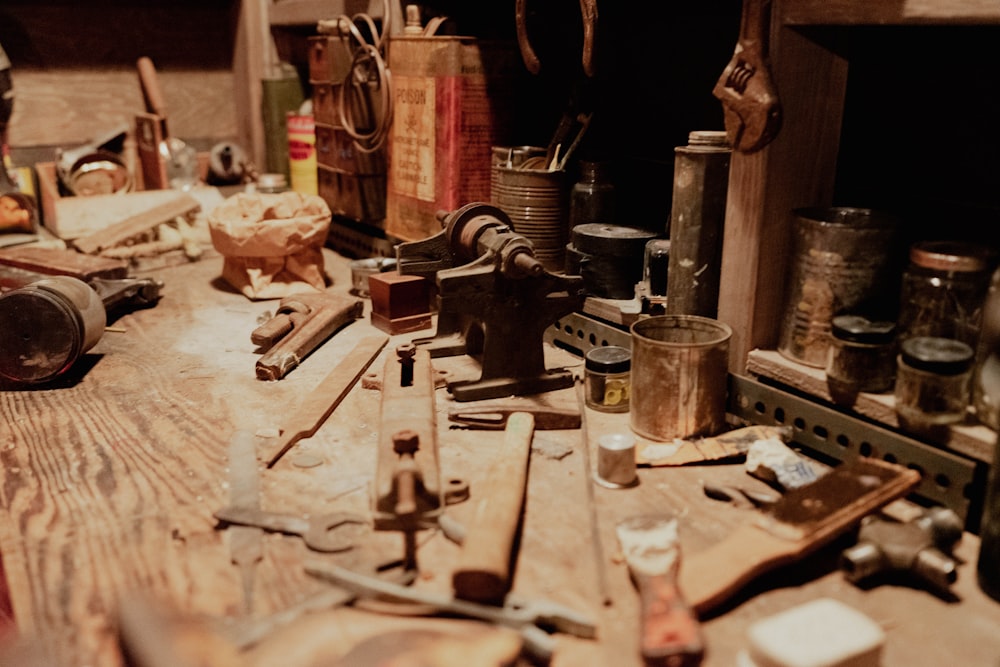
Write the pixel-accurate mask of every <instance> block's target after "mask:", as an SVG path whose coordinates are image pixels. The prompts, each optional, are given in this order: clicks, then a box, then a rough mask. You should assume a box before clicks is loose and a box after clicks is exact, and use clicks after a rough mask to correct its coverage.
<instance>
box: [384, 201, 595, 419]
mask: <svg viewBox="0 0 1000 667" xmlns="http://www.w3.org/2000/svg"><path fill="white" fill-rule="evenodd" d="M442 249H446V252H447V256H446V257H442V258H441V260H442V261H443V262H444V264H441V263H436V262H428V257H430V256H431V255H432V254H433V253H435V252H440V251H442ZM396 256H397V261H398V266H399V272H400V273H401V274H413V275H420V274H426V271H427V269H428V267H430V266H437V267H441V266H448V267H451V268H441V269H440V270H438V271H437V272H436V274H426V275H427V277H434V279H435V280H436V282H437V286H438V295H439V296H438V306H439V308H438V321H437V331H436V333H435V335H434V336H433V337H431V338H424V339H417V340H415V341H414V343H415V344H417V345H419V346H421V347H425V348H427V349H429V350H430V352H431V355H432V356H434V357H443V356H451V355H456V354H466V353H467V354H469V355H473V356H477V357H480V358H481V366H482V372H481V376H480V378H479V379H478V380H455V381H451V382H449V383H448V389H449V391H450V392H451V394H452V396H453V397H454V399H455V400H456V401H461V402H464V401H475V400H481V399H487V398H500V397H503V396H510V395H512V394H513V395H525V394H537V393H541V392H545V391H551V390H555V389H562V388H564V387H569V386H572V384H573V375H572V373H570V372H568V371H565V370H551V371H550V370H546V368H545V356H544V340H543V339H544V335H545V331H546V329H548V328H549V327H550V326H551V324H552V322H554V321H555V320H557V319H558V318H559V317H562V316H563V315H567V314H569V313H571V312H573V311H575V310H579V309H580V308H582V307H583V301H584V297H585V294H584V290H583V279H582V278H580V277H579V276H564V275H558V274H554V273H550V272H549V271H547V270H546V269H545V267H544V266H543V265H542V264H541V262H539V261H538V259H537V258H535V256H534V250H533V246H532V244H531V243H530V242H529V241H528V240H527V239H525V238H524V237H523V236H521V235H519V234H516V233H514V231H513V226H512V224H511V221H510V217H509V216H508V215H507V214H506V213H504V212H503V211H502V210H500V209H498V208H496V207H493V206H489V205H487V204H482V203H473V204H468V205H466V206H463V207H462V208H460V209H458V210H456V211H454V212H452V213H450V214H447V215H446V217H445V228H444V229H443V230H442V231H441V232H439V233H438V234H436V235H434V236H432V237H430V238H428V239H424V240H422V241H411V242H409V243H402V244H400V245H398V246H396ZM463 262H468V263H467V264H465V265H464V266H462V265H461V264H462V263H463ZM515 341H516V343H517V354H511V345H512V344H513V343H514V342H515Z"/></svg>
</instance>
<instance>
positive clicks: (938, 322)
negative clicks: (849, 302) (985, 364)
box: [897, 241, 992, 348]
mask: <svg viewBox="0 0 1000 667" xmlns="http://www.w3.org/2000/svg"><path fill="white" fill-rule="evenodd" d="M991 260H992V258H991V256H990V255H989V253H988V251H987V250H986V249H985V248H983V247H982V246H977V245H973V244H970V243H963V242H959V241H925V242H921V243H915V244H914V245H912V246H911V247H910V263H909V266H908V267H907V268H906V270H905V271H904V273H903V284H902V290H901V294H900V304H899V319H898V321H897V326H898V329H899V338H900V340H904V339H907V338H913V337H917V336H931V337H936V338H951V339H954V340H960V341H962V342H963V343H966V344H967V345H971V346H972V347H973V348H975V347H976V342H977V340H978V337H979V327H980V322H981V320H982V309H983V304H984V302H985V300H986V293H987V290H988V289H989V285H990V273H991V266H990V264H991Z"/></svg>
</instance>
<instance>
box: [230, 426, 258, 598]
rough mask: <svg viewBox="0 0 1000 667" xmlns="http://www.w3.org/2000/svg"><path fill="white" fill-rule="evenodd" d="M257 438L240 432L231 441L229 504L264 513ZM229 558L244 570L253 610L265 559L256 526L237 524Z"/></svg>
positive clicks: (246, 595) (246, 592) (245, 594)
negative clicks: (257, 578)
mask: <svg viewBox="0 0 1000 667" xmlns="http://www.w3.org/2000/svg"><path fill="white" fill-rule="evenodd" d="M258 477H259V475H258V473H257V451H256V447H255V443H254V435H253V434H252V433H250V432H248V431H236V432H235V433H234V434H233V436H232V438H230V440H229V502H230V504H231V505H233V506H234V507H243V508H245V509H247V510H251V511H260V481H259V479H258ZM227 535H228V537H229V559H230V560H231V561H232V562H233V564H234V565H236V566H237V567H238V568H239V569H240V577H241V579H242V581H243V603H244V607H245V609H246V612H247V613H248V614H249V613H251V612H252V611H253V584H254V574H255V573H256V570H257V564H258V563H259V562H261V561H262V560H264V539H263V532H262V531H261V529H260V528H258V527H256V526H245V525H236V524H234V525H233V526H232V527H231V528H230V529H229V530H228V531H227Z"/></svg>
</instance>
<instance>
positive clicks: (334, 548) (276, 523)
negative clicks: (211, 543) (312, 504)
mask: <svg viewBox="0 0 1000 667" xmlns="http://www.w3.org/2000/svg"><path fill="white" fill-rule="evenodd" d="M213 516H214V517H215V518H216V519H218V520H219V521H221V522H223V523H228V524H232V525H236V526H252V527H254V528H261V529H263V530H266V531H268V532H272V533H284V534H286V535H298V536H299V537H301V538H302V540H303V541H304V542H305V543H306V546H307V547H309V548H310V549H312V550H313V551H319V552H321V553H337V552H340V551H347V550H349V549H352V548H353V547H354V542H353V541H352V540H351V539H349V538H345V537H342V536H339V535H337V534H336V532H337V528H340V527H341V526H344V525H348V524H356V525H368V524H369V521H368V519H367V518H366V517H364V516H363V515H361V514H354V513H351V512H331V513H329V514H322V515H320V516H314V517H305V516H300V515H296V514H281V513H278V512H265V511H262V510H259V509H254V508H251V507H236V506H232V505H230V506H229V507H224V508H222V509H221V510H218V511H217V512H215V513H214V514H213Z"/></svg>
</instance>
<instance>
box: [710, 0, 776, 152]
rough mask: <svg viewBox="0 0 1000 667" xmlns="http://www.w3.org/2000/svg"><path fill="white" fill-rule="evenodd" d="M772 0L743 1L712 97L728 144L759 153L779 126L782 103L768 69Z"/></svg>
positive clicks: (741, 150)
mask: <svg viewBox="0 0 1000 667" xmlns="http://www.w3.org/2000/svg"><path fill="white" fill-rule="evenodd" d="M770 27H771V0H743V14H742V17H741V19H740V36H739V41H738V42H737V44H736V50H735V51H734V53H733V57H732V59H730V61H729V64H727V65H726V68H725V69H724V70H723V71H722V75H721V76H720V77H719V80H718V82H716V84H715V88H713V89H712V94H713V95H714V96H715V97H716V98H718V99H719V101H721V102H722V107H723V113H724V120H725V124H726V134H727V135H728V138H729V143H730V144H731V145H732V146H733V148H735V149H736V150H738V151H740V152H741V153H752V152H754V151H758V150H760V149H761V148H763V147H764V146H766V145H767V144H768V143H770V142H771V140H772V139H774V137H775V135H776V134H777V133H778V130H779V129H780V127H781V103H780V102H779V100H778V93H777V91H776V90H775V87H774V83H773V81H772V80H771V75H770V72H769V70H768V62H767V51H768V32H769V30H770Z"/></svg>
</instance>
